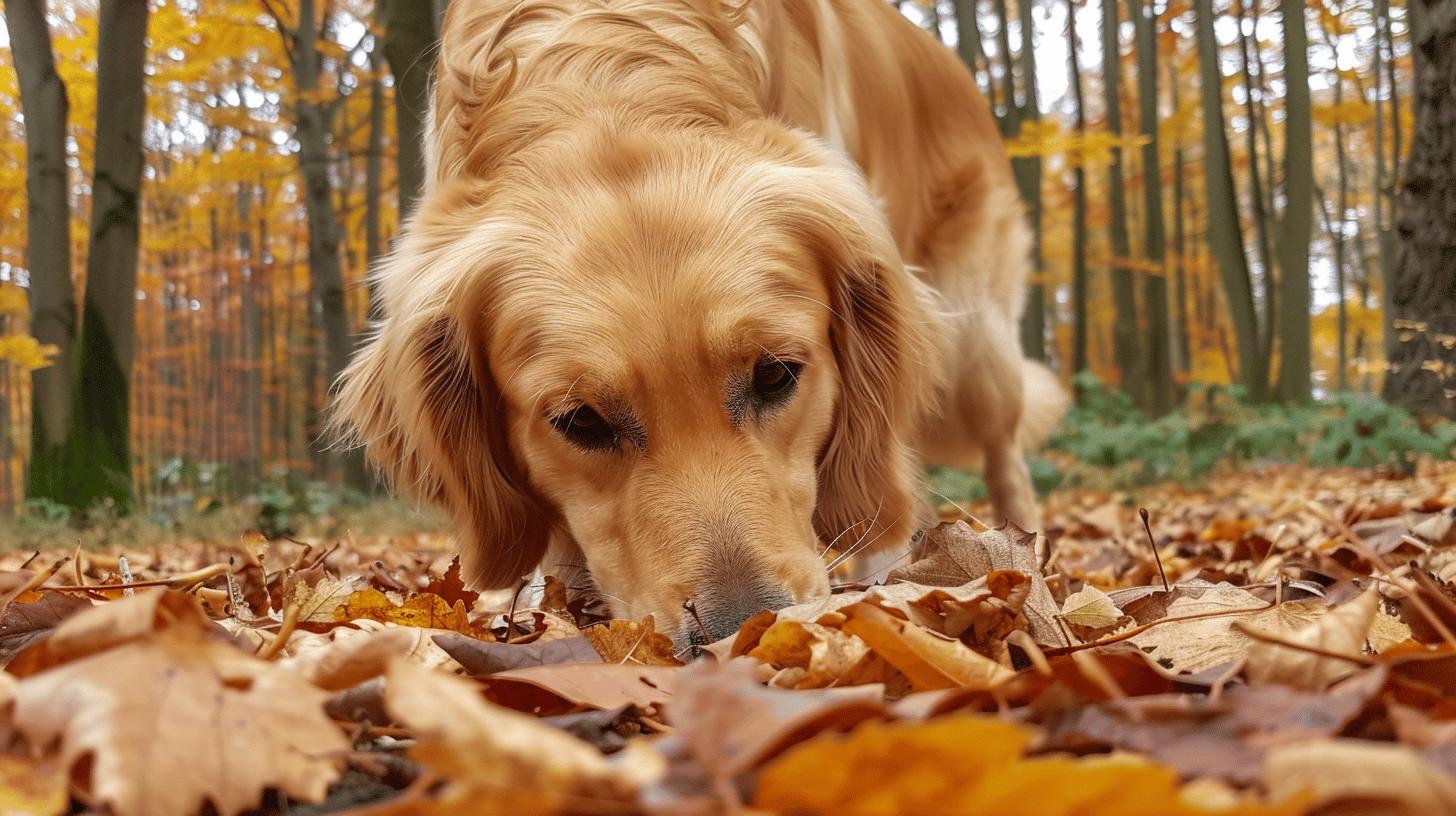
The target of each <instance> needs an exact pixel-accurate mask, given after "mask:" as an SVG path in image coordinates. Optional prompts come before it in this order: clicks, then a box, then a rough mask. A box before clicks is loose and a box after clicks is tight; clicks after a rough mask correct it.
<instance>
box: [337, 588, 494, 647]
mask: <svg viewBox="0 0 1456 816" xmlns="http://www.w3.org/2000/svg"><path fill="white" fill-rule="evenodd" d="M334 620H336V621H340V622H347V621H355V620H376V621H380V622H381V623H393V624H396V625H399V626H413V627H416V628H420V629H447V630H449V631H452V632H460V633H461V634H466V635H471V636H475V637H480V636H484V634H485V633H484V632H483V631H482V630H480V629H478V628H476V627H475V626H473V625H472V624H471V623H470V610H469V609H466V608H465V604H464V602H462V601H458V600H457V601H456V602H455V603H454V605H453V606H452V605H451V604H448V603H446V602H445V599H444V598H441V597H440V596H438V595H430V594H427V593H420V594H418V595H411V596H410V597H408V598H405V599H404V600H403V601H402V602H400V603H395V602H394V601H392V600H390V598H389V596H388V595H385V594H384V593H383V592H380V591H379V590H377V589H375V588H373V587H369V588H367V589H361V590H357V591H356V592H354V593H353V594H351V595H349V597H348V598H347V599H346V600H345V601H344V603H343V604H342V605H340V606H338V607H337V608H335V609H334Z"/></svg>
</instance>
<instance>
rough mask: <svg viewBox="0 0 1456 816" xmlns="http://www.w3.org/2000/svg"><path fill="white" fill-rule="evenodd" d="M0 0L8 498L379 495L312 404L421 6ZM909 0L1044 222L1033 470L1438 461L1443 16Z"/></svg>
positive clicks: (1239, 2)
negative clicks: (1260, 461)
mask: <svg viewBox="0 0 1456 816" xmlns="http://www.w3.org/2000/svg"><path fill="white" fill-rule="evenodd" d="M3 2H4V18H3V22H4V29H3V30H0V45H3V46H4V47H0V510H5V511H16V510H18V509H20V508H22V507H24V508H28V509H29V510H31V511H32V512H37V513H41V514H46V513H55V514H65V513H67V512H70V511H69V510H68V509H67V508H83V509H84V508H87V507H88V506H91V505H93V504H94V503H97V502H100V503H102V504H103V505H105V506H109V507H110V508H112V509H113V510H117V511H124V510H129V509H132V508H136V507H142V508H145V509H147V510H148V511H149V512H151V513H153V514H167V513H171V512H174V511H177V510H179V509H180V510H189V511H195V510H198V509H203V508H205V507H206V506H209V505H210V504H212V503H215V502H220V501H225V500H228V499H231V498H235V497H240V496H253V497H257V496H260V495H264V496H266V495H270V493H269V492H270V491H272V493H275V494H279V495H283V496H285V498H284V499H281V500H280V501H281V502H283V503H284V505H285V507H286V506H292V505H289V504H288V503H290V502H291V503H293V504H297V503H298V502H300V501H306V497H307V494H308V490H309V488H308V487H307V486H308V485H322V484H328V485H334V486H338V485H350V486H353V487H354V488H357V489H358V490H360V491H366V492H367V491H368V490H369V481H368V477H367V475H366V474H365V473H364V472H363V468H362V466H361V464H360V463H359V462H358V461H357V459H353V458H351V457H349V456H344V455H339V454H332V453H328V452H325V451H322V450H321V448H320V446H319V445H318V444H317V440H318V437H319V433H320V424H321V423H320V416H321V412H322V410H323V408H324V405H325V403H326V397H327V387H328V383H329V382H330V381H331V380H332V378H333V377H334V375H335V374H336V373H337V372H338V371H339V369H340V368H341V366H342V365H343V364H344V361H345V360H346V359H347V358H348V356H349V354H350V351H351V349H352V347H353V346H354V344H355V343H356V342H357V341H358V338H359V337H360V335H361V333H362V332H364V331H365V329H366V325H367V320H368V317H369V313H370V309H371V301H370V293H369V291H368V288H367V285H366V281H365V274H366V270H367V269H368V268H369V265H370V263H371V261H372V260H373V259H374V258H375V257H376V256H378V255H379V254H380V253H382V252H386V251H388V249H389V246H390V242H391V237H392V235H393V234H394V232H395V230H396V229H397V227H398V224H399V222H400V214H401V213H403V212H407V211H408V209H409V207H410V204H411V202H412V201H413V199H414V197H415V196H416V195H417V192H418V190H419V187H420V181H421V163H420V151H419V148H418V146H417V145H418V141H419V134H420V129H421V117H422V114H423V111H424V109H425V102H426V94H427V85H428V77H429V74H430V71H431V67H432V66H431V55H432V50H431V49H432V42H433V40H434V37H435V31H436V27H437V25H438V19H439V16H438V15H439V14H440V13H441V12H442V11H443V8H441V7H442V6H443V5H444V3H443V0H436V2H435V3H434V4H431V3H430V2H426V0H378V2H371V0H152V2H148V0H99V2H95V1H94V0H93V1H92V2H87V0H52V2H46V0H3ZM898 5H899V6H900V9H901V11H902V12H903V13H904V14H905V16H906V17H908V18H909V19H911V20H912V21H914V22H915V23H916V24H918V25H920V26H922V27H923V28H925V29H926V30H927V31H928V32H929V33H930V34H931V35H932V36H935V37H937V38H938V39H940V40H941V41H942V42H943V43H945V44H946V46H947V47H949V48H954V49H955V50H956V51H957V52H958V53H959V54H960V56H961V57H962V58H963V59H964V60H965V62H966V63H967V64H968V65H970V66H971V67H972V69H973V70H974V72H975V75H976V77H977V80H978V82H979V84H980V86H981V89H982V92H983V93H984V94H985V96H986V97H987V98H988V99H989V100H990V102H991V105H992V107H993V110H994V111H995V113H996V116H997V118H998V120H999V122H1000V124H1001V128H1002V132H1003V134H1004V135H1005V137H1006V140H1007V142H1008V145H1009V147H1010V150H1011V153H1012V155H1013V156H1014V157H1015V164H1016V171H1017V174H1018V179H1019V181H1020V184H1021V188H1022V192H1023V196H1024V198H1025V199H1026V202H1027V206H1028V213H1029V216H1030V218H1031V219H1032V221H1033V223H1034V224H1035V226H1036V228H1037V237H1038V242H1037V250H1036V259H1035V260H1036V264H1037V269H1038V272H1037V275H1036V278H1035V280H1034V283H1033V286H1032V293H1031V294H1032V297H1031V299H1030V304H1031V305H1030V307H1029V311H1028V314H1027V319H1026V321H1025V325H1024V331H1023V343H1024V345H1025V347H1026V349H1027V351H1028V353H1029V354H1030V355H1032V356H1036V357H1041V358H1044V359H1047V360H1048V361H1050V362H1051V363H1052V364H1053V366H1054V367H1055V368H1056V369H1057V370H1058V371H1060V372H1062V374H1063V376H1064V379H1065V380H1066V381H1067V382H1068V383H1069V385H1072V386H1074V387H1075V388H1076V390H1077V393H1078V395H1079V398H1080V400H1081V402H1080V406H1079V408H1078V409H1077V410H1076V411H1074V413H1073V416H1072V417H1071V418H1070V420H1069V423H1068V430H1066V431H1064V432H1063V434H1061V435H1060V436H1059V439H1058V440H1057V441H1056V442H1055V443H1054V445H1053V447H1054V448H1058V449H1060V450H1061V451H1063V453H1064V454H1065V455H1066V460H1065V461H1063V463H1062V464H1061V465H1059V466H1058V467H1056V468H1053V469H1051V470H1048V469H1047V468H1040V469H1038V480H1039V482H1040V483H1042V486H1044V487H1045V486H1049V485H1050V484H1054V483H1056V482H1057V481H1060V480H1064V479H1065V478H1066V477H1067V475H1068V474H1069V473H1074V472H1075V469H1076V467H1077V466H1078V464H1077V463H1081V464H1092V465H1096V464H1101V465H1106V466H1108V467H1113V468H1116V467H1120V466H1124V465H1128V464H1129V463H1132V460H1133V459H1136V460H1137V461H1136V462H1135V463H1132V464H1135V465H1136V472H1135V473H1133V474H1131V475H1130V478H1134V479H1138V480H1148V479H1152V478H1165V477H1176V476H1184V475H1189V474H1192V473H1197V472H1203V471H1206V470H1207V469H1208V467H1209V466H1211V462H1212V461H1213V460H1214V459H1218V458H1221V457H1223V456H1225V455H1226V454H1228V453H1229V452H1230V451H1232V452H1234V453H1242V454H1243V455H1244V456H1245V457H1247V458H1257V457H1259V456H1269V455H1285V456H1288V457H1291V458H1311V457H1312V458H1316V459H1319V458H1321V457H1323V459H1327V460H1329V461H1330V462H1332V463H1356V464H1359V463H1372V464H1373V463H1378V462H1379V461H1381V460H1384V459H1386V458H1388V457H1387V456H1386V454H1387V453H1388V452H1389V451H1388V450H1387V449H1391V450H1397V451H1409V450H1419V451H1425V452H1430V453H1433V454H1436V455H1449V453H1450V451H1451V443H1452V442H1456V435H1452V434H1450V432H1449V430H1448V429H1449V427H1450V426H1449V425H1436V424H1433V423H1432V422H1431V421H1430V420H1429V419H1421V418H1419V416H1420V415H1421V414H1426V415H1432V416H1434V415H1438V414H1442V413H1445V414H1449V413H1450V412H1451V409H1452V404H1453V403H1452V390H1451V388H1450V387H1449V386H1448V383H1452V382H1456V376H1453V371H1452V370H1451V369H1450V362H1449V360H1450V359H1451V350H1452V348H1453V347H1456V327H1453V326H1448V325H1442V323H1441V316H1442V315H1446V316H1447V317H1450V318H1451V320H1452V321H1456V317H1451V315H1453V314H1456V304H1452V303H1451V302H1450V301H1451V300H1452V299H1456V292H1453V291H1450V290H1452V289H1453V288H1456V287H1453V285H1452V277H1453V276H1456V272H1453V271H1451V270H1452V267H1453V266H1456V258H1453V257H1452V254H1451V250H1450V244H1451V241H1450V239H1449V237H1447V236H1446V234H1445V232H1443V230H1451V229H1456V227H1453V223H1456V222H1453V220H1452V218H1451V216H1452V215H1453V213H1451V212H1450V209H1451V207H1452V206H1453V205H1452V203H1451V202H1450V201H1446V202H1445V203H1444V204H1441V203H1440V201H1439V200H1438V199H1440V190H1441V189H1448V190H1449V188H1445V187H1442V185H1441V183H1440V178H1441V176H1440V174H1441V172H1446V173H1448V174H1449V173H1450V172H1451V171H1450V170H1446V171H1442V170H1441V168H1442V167H1449V165H1450V157H1449V155H1447V156H1445V157H1444V158H1443V154H1442V152H1441V151H1443V150H1444V151H1447V152H1449V151H1450V150H1451V146H1450V144H1449V143H1450V142H1451V141H1452V140H1453V137H1456V131H1453V130H1452V125H1453V124H1456V113H1453V111H1452V107H1453V105H1456V102H1453V101H1452V100H1451V98H1450V97H1451V95H1452V94H1451V92H1450V91H1449V90H1442V89H1446V88H1449V82H1450V80H1451V79H1452V78H1453V76H1456V75H1453V72H1452V60H1453V58H1452V56H1451V53H1452V51H1453V50H1456V48H1453V46H1452V42H1453V40H1452V29H1453V27H1456V23H1453V18H1456V14H1453V12H1452V9H1451V8H1450V7H1451V6H1453V5H1456V3H1453V2H1450V0H1415V2H1414V3H1413V4H1412V5H1411V7H1410V8H1407V7H1406V6H1405V5H1403V4H1402V5H1391V4H1390V3H1389V2H1388V0H1310V2H1308V3H1301V2H1289V1H1288V0H1231V2H1229V1H1228V0H1125V2H1124V1H1123V0H928V2H927V0H903V2H900V3H898ZM1443 128H1444V130H1443ZM1441 133H1444V134H1445V136H1444V138H1442V137H1441V136H1440V134H1441ZM1413 146H1414V149H1413ZM1446 198H1450V195H1449V192H1448V193H1447V195H1446ZM1441 206H1444V207H1445V208H1446V209H1445V210H1444V211H1443V210H1441V209H1440V208H1441ZM1442 242H1444V243H1442ZM1442 269H1444V270H1445V273H1444V276H1442V275H1441V274H1440V273H1439V270H1442ZM1433 270H1437V271H1433ZM1443 298H1444V299H1445V300H1444V301H1443V300H1442V299H1443ZM1361 395H1366V396H1361ZM1374 395H1380V396H1382V397H1383V398H1384V400H1383V401H1382V400H1381V399H1377V398H1376V397H1375V396H1374ZM1311 398H1317V399H1318V400H1320V401H1319V402H1314V403H1311ZM1395 403H1399V404H1405V405H1409V406H1412V407H1413V409H1414V412H1413V413H1407V412H1405V411H1404V410H1402V409H1400V408H1395V407H1392V404H1395ZM1331 406H1333V407H1331ZM1210 428H1212V429H1214V431H1216V432H1211V431H1210V430H1209V429H1210ZM1310 434H1314V435H1315V437H1316V438H1314V439H1311V437H1310ZM1371 439H1377V440H1378V441H1379V444H1378V445H1376V444H1374V443H1369V442H1368V440H1371ZM1170 440H1171V441H1170ZM1360 440H1367V441H1366V442H1362V441H1360ZM1169 444H1172V445H1175V446H1178V445H1181V447H1180V448H1178V449H1177V450H1176V451H1174V452H1173V453H1170V454H1169V455H1168V457H1167V458H1166V461H1150V460H1149V458H1148V455H1147V451H1148V450H1150V449H1151V448H1153V447H1156V446H1158V445H1163V446H1167V445H1169ZM1380 446H1384V447H1380ZM1205 448H1206V449H1207V450H1205ZM1321 451H1323V452H1321ZM1204 460H1207V461H1204ZM1366 460H1370V461H1368V462H1367V461H1366ZM1068 462H1071V464H1068ZM1124 475H1127V474H1124ZM943 488H944V489H947V490H949V489H954V488H953V487H950V486H946V485H943ZM301 497H302V498H301ZM265 504H266V501H265Z"/></svg>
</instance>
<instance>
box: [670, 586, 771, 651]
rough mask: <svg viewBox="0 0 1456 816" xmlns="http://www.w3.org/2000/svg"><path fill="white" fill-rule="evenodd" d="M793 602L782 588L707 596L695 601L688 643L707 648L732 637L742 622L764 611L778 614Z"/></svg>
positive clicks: (688, 624)
mask: <svg viewBox="0 0 1456 816" xmlns="http://www.w3.org/2000/svg"><path fill="white" fill-rule="evenodd" d="M793 602H794V599H793V598H792V597H790V596H789V594H788V593H787V592H785V591H783V590H781V589H769V590H758V591H751V592H745V593H733V594H728V593H724V594H722V595H718V594H713V593H708V594H705V595H704V596H702V597H700V598H696V599H694V600H693V603H692V605H691V606H692V610H691V611H690V613H689V615H688V620H687V622H686V623H687V627H688V633H687V634H688V643H690V644H691V645H693V646H706V645H707V644H709V643H716V642H717V641H720V640H722V639H723V638H726V637H729V636H731V635H733V634H734V633H735V632H737V631H738V627H739V626H742V625H743V622H744V621H746V620H748V619H749V618H751V617H753V616H754V615H756V614H758V613H759V612H763V611H765V610H767V611H769V612H777V611H778V610H780V609H783V608H784V607H786V606H788V605H789V604H792V603H793Z"/></svg>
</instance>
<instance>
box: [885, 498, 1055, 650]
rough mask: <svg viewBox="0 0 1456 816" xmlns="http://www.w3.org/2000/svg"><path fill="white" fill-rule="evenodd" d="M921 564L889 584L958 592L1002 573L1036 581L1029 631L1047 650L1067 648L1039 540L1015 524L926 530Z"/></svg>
mask: <svg viewBox="0 0 1456 816" xmlns="http://www.w3.org/2000/svg"><path fill="white" fill-rule="evenodd" d="M915 554H916V556H917V560H916V561H915V562H914V563H912V564H910V565H909V566H907V567H904V568H902V569H898V570H895V571H893V572H891V573H890V577H889V579H888V580H890V581H906V582H909V583H912V584H919V585H923V586H936V587H953V586H962V585H964V584H967V583H970V582H972V581H975V580H976V579H978V578H982V577H985V576H986V575H988V574H990V573H992V572H994V571H997V570H1010V571H1015V572H1020V573H1022V574H1024V575H1026V576H1027V577H1028V578H1030V579H1031V585H1030V587H1029V593H1030V594H1029V595H1028V596H1027V598H1026V600H1025V608H1024V609H1023V610H1022V612H1023V614H1025V615H1026V620H1027V624H1028V626H1027V629H1028V631H1030V632H1031V636H1032V637H1033V638H1035V639H1036V642H1037V643H1039V644H1041V645H1042V646H1051V647H1058V646H1067V645H1069V643H1068V641H1067V636H1066V634H1065V633H1064V632H1063V631H1062V629H1061V627H1060V626H1058V625H1057V620H1056V619H1057V614H1058V612H1059V611H1060V610H1058V609H1057V603H1056V601H1055V600H1054V599H1053V598H1052V594H1051V590H1049V589H1048V588H1047V585H1046V580H1045V579H1044V578H1043V577H1042V573H1041V563H1040V560H1039V559H1038V557H1037V554H1036V534H1035V533H1028V532H1026V531H1025V530H1022V529H1020V528H1019V527H1017V526H1016V525H1014V524H1009V523H1008V524H1006V525H1005V526H1003V527H998V528H996V529H994V530H987V531H986V532H983V533H978V532H975V531H974V530H972V529H971V526H970V525H969V524H966V523H965V522H963V521H959V522H956V523H954V524H942V525H940V526H938V527H935V528H933V529H930V530H927V531H926V532H925V535H924V536H922V537H921V539H920V541H919V542H918V543H917V544H916V546H915Z"/></svg>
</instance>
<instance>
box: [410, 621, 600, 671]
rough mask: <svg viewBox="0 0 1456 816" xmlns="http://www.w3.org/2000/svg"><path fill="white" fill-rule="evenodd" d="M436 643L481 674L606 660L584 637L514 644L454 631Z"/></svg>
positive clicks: (437, 639) (463, 664) (438, 636)
mask: <svg viewBox="0 0 1456 816" xmlns="http://www.w3.org/2000/svg"><path fill="white" fill-rule="evenodd" d="M435 643H436V644H437V645H439V647H440V648H442V649H444V650H445V651H446V652H448V653H449V655H450V656H451V657H453V658H454V659H455V660H456V662H458V663H459V664H460V665H461V666H464V667H465V671H467V672H469V673H470V674H472V675H475V676H477V677H479V676H484V675H488V674H495V673H496V672H502V671H507V670H509V669H522V668H526V667H528V666H549V665H553V664H556V663H600V662H602V656H601V655H599V654H597V652H596V650H595V649H593V648H592V647H591V643H589V642H587V639H586V638H584V637H572V638H557V639H555V640H538V641H535V642H533V643H520V644H512V643H496V642H494V641H489V640H477V639H475V638H472V637H466V636H465V635H461V634H458V633H454V632H451V633H447V634H440V635H436V636H435Z"/></svg>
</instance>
